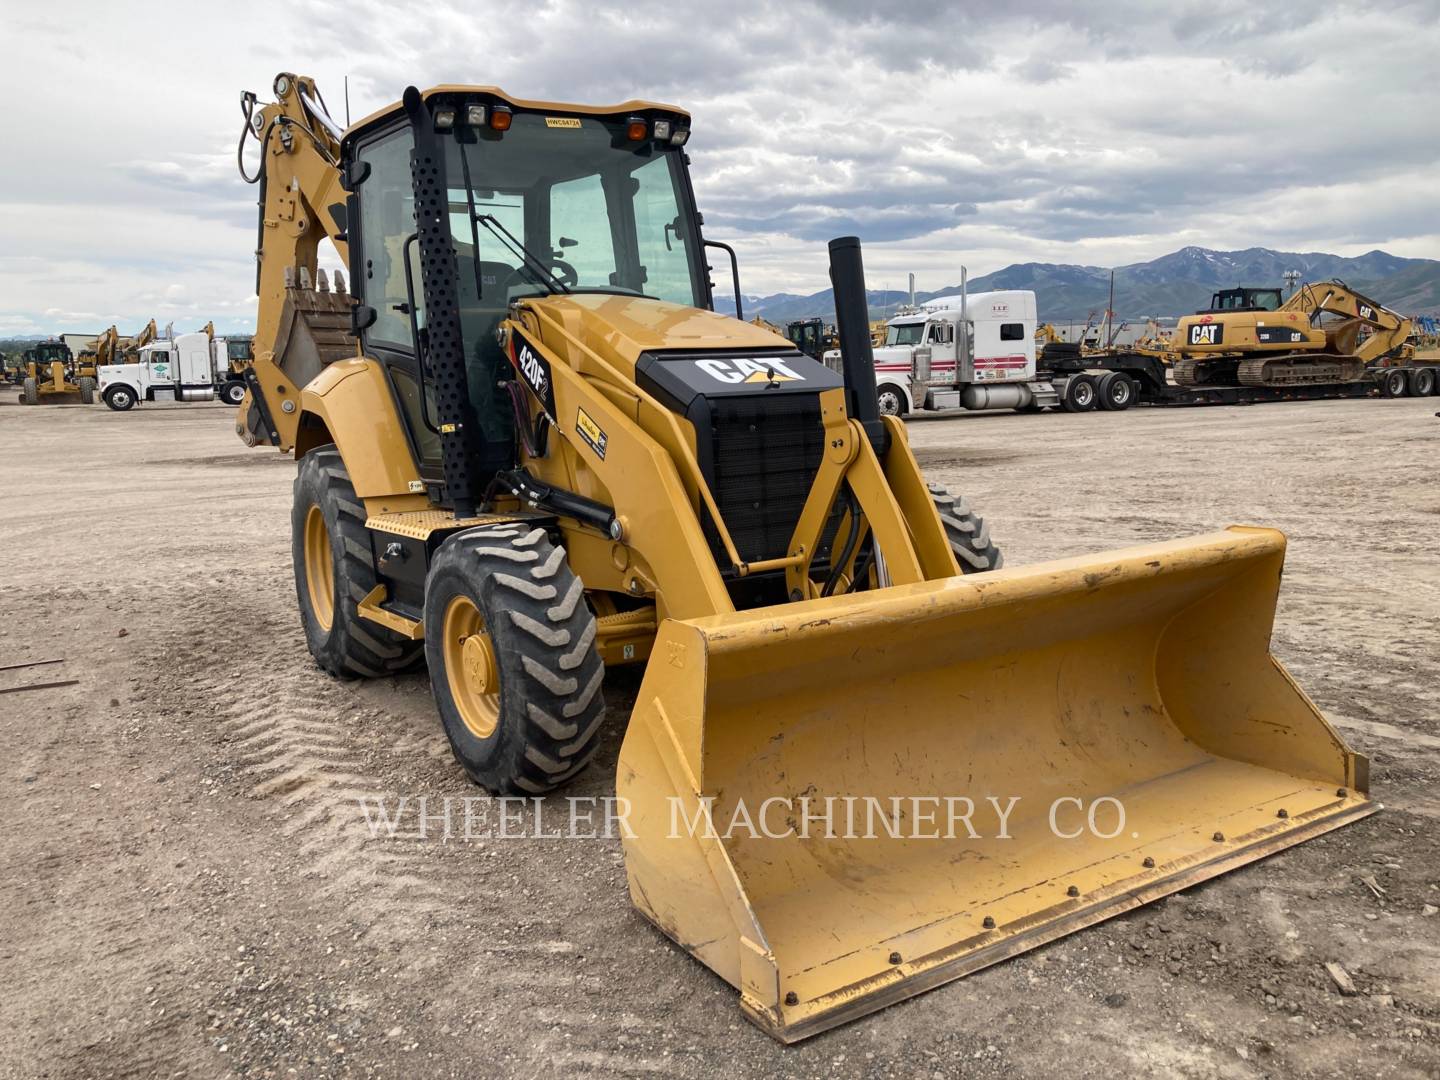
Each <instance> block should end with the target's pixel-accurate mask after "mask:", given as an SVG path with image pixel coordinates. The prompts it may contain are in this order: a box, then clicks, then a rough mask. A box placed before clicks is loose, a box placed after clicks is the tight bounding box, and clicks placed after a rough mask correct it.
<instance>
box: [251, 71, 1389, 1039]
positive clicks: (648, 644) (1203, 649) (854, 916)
mask: <svg viewBox="0 0 1440 1080" xmlns="http://www.w3.org/2000/svg"><path fill="white" fill-rule="evenodd" d="M274 93H275V100H274V101H273V102H272V103H269V104H264V105H260V104H258V103H257V101H256V99H255V98H254V96H253V95H247V96H246V97H245V98H244V99H243V104H244V109H245V113H246V132H247V133H248V134H249V135H250V136H252V137H253V138H255V139H256V140H257V142H258V144H259V153H260V157H261V165H260V167H259V169H258V170H257V171H256V172H255V174H254V176H253V177H249V179H252V180H254V181H255V182H257V183H259V184H260V226H259V227H260V243H259V245H258V258H259V267H258V278H257V290H258V292H259V297H260V308H259V313H258V328H257V336H256V343H255V355H254V358H253V361H252V363H251V364H250V366H249V367H248V368H247V370H246V372H245V378H246V382H247V385H248V387H249V390H248V393H247V396H246V399H245V401H243V402H242V404H241V408H240V410H239V413H238V418H237V430H238V432H239V434H240V435H241V437H242V438H243V439H245V440H246V441H247V442H248V443H250V444H252V445H268V446H274V447H278V448H280V449H281V450H287V451H293V452H294V454H295V456H296V458H297V460H298V473H297V476H296V480H295V487H294V505H293V511H292V516H291V528H292V536H293V553H294V567H295V588H296V593H297V598H298V604H299V608H300V617H301V622H302V625H303V627H304V632H305V637H306V640H307V643H308V645H309V648H310V651H311V653H312V654H313V655H314V657H315V659H316V660H317V662H318V663H319V665H320V666H321V667H322V668H324V669H325V670H326V671H328V672H330V673H332V674H334V675H336V676H339V677H342V678H369V677H375V676H381V675H386V674H389V673H392V672H397V671H401V670H404V669H407V668H410V667H412V666H414V665H418V664H420V663H421V662H424V663H425V664H426V665H427V666H428V669H429V679H430V685H431V688H432V690H433V694H434V698H435V703H436V707H437V709H438V711H439V714H440V720H441V723H442V725H443V728H444V731H445V733H446V735H447V736H448V739H449V742H450V745H451V747H452V749H453V751H454V755H455V758H456V760H457V761H458V762H459V764H460V765H461V767H462V768H463V769H464V770H465V771H466V772H467V773H468V774H469V775H470V776H471V777H472V778H473V779H474V780H475V781H476V782H477V783H479V784H481V785H483V786H484V787H486V788H488V789H489V790H491V791H494V792H499V793H507V794H522V795H537V796H538V795H543V794H544V793H546V792H548V791H551V790H553V789H555V788H556V787H557V786H559V785H561V784H563V783H564V782H565V781H567V780H569V779H570V778H571V777H572V776H574V775H575V774H576V773H578V772H579V771H580V770H581V769H583V768H584V767H585V765H586V763H587V762H589V761H590V760H591V758H592V757H593V756H594V755H595V753H596V750H597V747H598V743H597V738H598V735H599V732H600V730H601V726H602V715H603V708H604V705H603V694H604V691H603V682H604V675H605V671H606V669H607V668H608V667H610V666H612V665H621V664H631V663H633V664H644V665H645V671H644V676H643V680H642V681H641V684H640V688H639V692H638V695H637V699H636V703H635V707H634V710H633V712H632V713H631V715H630V717H629V721H628V724H627V725H626V728H625V733H624V740H623V744H622V745H621V747H620V749H619V762H618V769H617V773H616V778H615V790H616V794H617V796H618V797H619V800H621V801H620V802H619V803H618V804H617V811H618V813H619V815H620V816H621V818H622V821H623V827H622V828H621V830H620V831H621V835H622V841H623V845H624V852H625V863H626V870H627V874H628V878H629V884H630V892H631V896H632V898H633V901H634V903H635V905H636V907H637V908H638V909H639V910H640V911H641V912H642V913H643V914H644V915H645V916H646V917H647V918H649V919H650V920H651V921H652V922H653V923H654V924H655V925H656V926H657V927H659V928H660V930H662V931H663V932H664V933H665V934H666V935H668V936H669V937H671V938H672V939H673V940H674V941H675V942H676V943H677V944H678V945H679V946H680V947H682V948H684V949H686V950H688V951H689V952H691V953H692V954H693V955H694V956H696V957H697V958H698V959H700V960H701V961H702V962H704V963H705V964H707V965H708V966H709V967H710V968H712V969H713V970H714V971H715V972H717V973H718V974H719V975H720V976H721V977H723V978H724V979H725V980H727V981H728V982H729V983H731V984H732V985H733V986H735V987H736V988H737V989H738V990H739V993H740V1000H741V1003H742V1006H743V1008H744V1011H745V1013H746V1014H747V1015H748V1016H749V1018H750V1019H751V1020H753V1021H754V1022H755V1023H757V1024H758V1025H760V1026H761V1027H762V1028H764V1029H765V1030H766V1031H768V1032H770V1033H771V1034H773V1035H774V1036H776V1037H777V1038H779V1039H782V1040H785V1041H794V1040H796V1039H800V1038H803V1037H805V1036H808V1035H811V1034H814V1033H816V1032H819V1031H822V1030H824V1029H826V1028H829V1027H831V1026H833V1025H835V1024H838V1023H841V1022H843V1021H846V1020H848V1019H851V1018H854V1017H856V1016H860V1015H862V1014H864V1013H867V1012H870V1011H872V1010H875V1009H878V1008H881V1007H883V1006H884V1005H887V1004H889V1003H891V1002H894V1001H898V1000H900V999H902V998H905V997H907V996H910V995H912V994H916V993H919V992H921V991H924V990H927V989H930V988H932V987H935V986H938V985H940V984H942V983H944V982H946V981H948V980H951V979H955V978H958V977H960V976H962V975H965V974H966V973H968V972H971V971H974V970H976V969H978V968H981V967H984V966H986V965H989V964H993V963H996V962H998V961H1000V960H1003V959H1005V958H1007V957H1010V956H1013V955H1015V954H1016V953H1018V952H1021V951H1023V950H1025V949H1029V948H1033V947H1035V946H1037V945H1040V944H1042V943H1044V942H1046V941H1049V940H1052V939H1054V938H1056V937H1059V936H1061V935H1064V934H1067V933H1070V932H1071V931H1074V930H1078V929H1079V928H1081V927H1084V926H1086V925H1088V924H1091V923H1094V922H1097V921H1099V920H1101V919H1104V918H1107V917H1109V916H1112V915H1115V914H1118V913H1120V912H1123V911H1126V910H1129V909H1131V908H1134V907H1136V906H1137V905H1140V904H1143V903H1146V902H1147V901H1150V900H1154V899H1156V898H1158V897H1162V896H1164V895H1166V894H1168V893H1172V892H1175V891H1176V890H1179V889H1182V888H1186V887H1188V886H1190V885H1193V884H1195V883H1197V882H1200V881H1203V880H1205V879H1207V878H1209V877H1212V876H1214V875H1216V874H1219V873H1222V872H1224V871H1226V870H1230V869H1233V868H1235V867H1238V866H1242V865H1244V864H1246V863H1249V862H1251V861H1253V860H1255V859H1258V858H1261V857H1262V856H1265V855H1267V854H1270V853H1272V852H1275V851H1278V850H1281V849H1283V848H1285V847H1288V846H1290V845H1292V844H1295V843H1298V842H1300V841H1302V840H1305V839H1307V838H1310V837H1313V836H1316V835H1318V834H1320V833H1323V832H1326V831H1328V830H1330V829H1333V828H1336V827H1338V826H1340V825H1343V824H1345V823H1347V822H1350V821H1353V820H1355V819H1357V818H1358V817H1360V816H1362V815H1364V814H1367V813H1369V812H1370V811H1371V810H1372V809H1374V804H1372V802H1371V801H1370V799H1369V796H1368V794H1367V789H1368V775H1367V765H1366V760H1365V758H1363V757H1362V756H1360V755H1358V754H1356V753H1354V752H1352V751H1351V750H1350V749H1349V748H1347V746H1346V745H1345V743H1344V742H1343V741H1342V740H1341V738H1340V737H1339V736H1338V735H1337V734H1336V732H1335V731H1334V730H1333V729H1332V728H1331V727H1330V725H1329V724H1328V723H1327V722H1326V721H1325V719H1324V718H1323V717H1322V716H1321V714H1320V713H1319V712H1318V711H1317V710H1316V708H1315V706H1314V705H1313V704H1311V702H1310V701H1309V700H1308V699H1307V698H1306V697H1305V695H1304V694H1303V693H1302V692H1301V691H1300V689H1299V688H1298V687H1297V686H1296V685H1295V684H1294V683H1293V682H1292V681H1291V679H1290V677H1289V676H1288V675H1287V674H1286V672H1285V670H1284V669H1283V668H1282V667H1281V666H1280V664H1279V663H1278V662H1277V661H1276V660H1275V659H1274V658H1273V657H1272V655H1271V653H1270V648H1269V644H1270V632H1271V624H1272V621H1273V617H1274V609H1275V601H1276V595H1277V591H1278V589H1279V584H1280V572H1281V566H1282V563H1283V559H1284V539H1283V537H1282V536H1281V535H1280V534H1278V533H1276V532H1273V531H1269V530H1265V529H1256V528H1233V529H1230V530H1228V531H1223V532H1217V533H1213V534H1210V535H1205V536H1199V537H1195V538H1190V539H1182V540H1175V541H1171V542H1168V543H1161V544H1151V545H1146V546H1142V547H1137V548H1132V549H1128V550H1124V551H1114V552H1106V553H1103V554H1099V555H1093V556H1087V557H1083V558H1074V559H1066V560H1062V561H1059V562H1051V563H1044V564H1040V565H1036V566H1029V567H1019V568H1011V569H997V567H999V565H1000V558H999V553H998V552H997V551H996V549H995V546H994V544H993V542H992V541H991V539H990V536H989V530H988V528H987V526H986V525H985V524H984V523H983V522H982V521H981V520H980V519H979V518H978V517H976V516H975V515H974V514H973V512H971V511H970V509H969V507H968V506H967V505H966V504H965V502H964V501H963V500H961V499H958V498H955V497H953V496H951V495H949V494H947V493H945V492H943V491H941V490H939V489H937V488H934V487H929V486H927V484H926V482H925V479H924V477H923V475H922V473H921V470H920V468H919V466H918V465H917V464H916V459H915V456H914V455H913V454H912V453H911V450H910V447H909V444H908V441H907V437H906V429H905V427H904V425H903V423H902V422H901V421H899V420H898V419H896V418H894V417H882V416H879V415H877V411H878V410H877V406H876V394H875V382H874V370H873V364H872V358H871V352H870V344H869V327H868V326H867V317H866V307H865V289H864V277H863V267H862V261H861V252H860V245H859V242H858V241H857V240H855V239H854V238H841V239H838V240H835V241H832V242H831V244H830V274H831V279H832V282H833V285H834V288H835V297H836V310H837V316H838V323H839V338H840V341H841V350H842V353H843V364H842V365H841V367H842V369H843V374H842V373H840V372H835V371H832V370H830V369H829V368H827V367H826V366H825V365H823V364H820V363H818V362H816V361H815V360H813V359H811V358H810V357H807V356H805V355H804V354H803V353H801V352H800V351H799V350H798V349H797V348H796V347H795V346H794V345H793V343H791V342H790V341H787V340H786V339H785V338H784V337H781V336H779V335H776V334H774V333H771V332H769V331H767V330H765V329H763V328H762V327H758V326H755V325H752V324H750V323H746V322H744V321H742V319H743V315H740V312H739V307H740V304H739V300H740V297H739V295H738V294H739V287H738V281H737V282H736V293H737V296H736V308H737V315H738V316H739V317H737V318H729V317H724V316H721V315H719V314H716V313H715V312H714V311H713V284H712V282H711V280H710V275H709V267H708V266H707V264H706V252H707V250H708V248H709V247H710V246H711V245H712V244H714V242H712V241H708V240H706V239H705V237H704V235H703V233H702V231H701V217H700V215H699V213H697V211H696V208H695V201H694V193H693V189H692V186H691V182H690V176H689V170H688V158H687V156H686V152H685V147H686V145H687V143H688V140H689V138H690V133H691V120H690V116H689V115H688V114H687V113H686V112H685V111H684V110H683V109H680V108H676V107H674V106H670V105H663V104H655V103H651V102H645V101H627V102H625V103H623V104H619V105H613V106H586V105H574V104H561V103H554V102H542V101H530V100H525V99H521V98H517V97H514V96H512V95H509V94H507V93H505V92H503V91H502V90H499V89H496V88H495V87H488V86H438V87H435V88H433V89H431V90H427V91H423V92H422V91H419V90H417V89H415V88H414V87H411V88H409V89H407V90H406V91H405V93H404V96H403V99H402V101H400V102H398V103H396V104H394V105H392V106H390V107H388V108H385V109H382V110H380V111H379V112H377V113H375V114H373V115H371V116H369V117H367V118H365V119H364V120H361V121H360V122H358V123H357V124H355V125H353V126H352V127H350V128H349V129H348V130H346V131H344V132H342V131H340V129H339V128H338V126H337V125H335V124H334V123H333V122H332V121H331V120H330V117H329V115H328V113H327V112H326V110H325V106H324V103H323V99H322V98H321V97H320V95H319V93H318V91H317V90H316V87H315V85H314V83H313V81H312V80H311V79H308V78H304V77H298V76H296V75H293V74H288V73H286V74H282V75H280V76H278V77H277V78H276V80H275V83H274ZM244 142H245V138H244V136H242V140H241V149H242V151H243V150H244ZM243 160H244V158H243V153H242V163H243ZM242 168H243V164H242ZM324 237H328V238H329V239H330V240H331V241H332V242H333V243H334V244H335V247H336V249H337V250H338V252H339V253H340V256H341V258H342V259H343V260H344V261H345V262H346V264H347V265H348V269H349V277H350V281H351V284H352V291H347V290H346V288H345V285H344V281H343V276H342V275H335V276H334V277H333V278H332V276H331V275H329V274H326V273H324V272H323V271H321V270H320V268H319V267H318V265H317V245H318V243H319V241H320V240H321V239H322V238H324ZM716 246H719V245H716ZM332 281H333V287H332ZM972 571H973V572H972ZM987 800H989V801H987ZM992 803H993V805H995V806H996V807H998V808H1003V809H1004V810H1005V814H1004V816H1003V821H1002V822H1001V825H1000V828H999V829H998V830H997V829H996V828H995V827H994V823H993V821H992V823H991V827H988V828H986V827H984V826H983V823H982V822H981V819H980V818H979V816H978V814H979V810H978V809H977V808H980V807H986V806H990V805H992ZM847 811H848V812H847ZM737 822H740V823H741V824H740V825H739V827H736V823H737ZM747 824H748V827H746V826H747ZM977 826H978V827H977Z"/></svg>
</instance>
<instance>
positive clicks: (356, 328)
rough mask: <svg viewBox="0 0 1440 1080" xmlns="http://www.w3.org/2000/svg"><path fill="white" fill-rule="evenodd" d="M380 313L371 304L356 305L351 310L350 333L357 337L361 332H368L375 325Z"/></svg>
mask: <svg viewBox="0 0 1440 1080" xmlns="http://www.w3.org/2000/svg"><path fill="white" fill-rule="evenodd" d="M377 317H378V312H376V310H375V309H374V308H373V307H371V306H370V305H369V304H356V305H354V306H353V307H352V308H351V309H350V333H352V334H353V335H355V336H356V337H359V336H360V331H362V330H368V329H369V328H370V327H372V326H374V325H375V319H376V318H377Z"/></svg>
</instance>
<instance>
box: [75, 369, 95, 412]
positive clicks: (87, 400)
mask: <svg viewBox="0 0 1440 1080" xmlns="http://www.w3.org/2000/svg"><path fill="white" fill-rule="evenodd" d="M78 385H79V387H80V404H82V405H94V404H95V380H94V379H92V378H90V377H89V376H88V375H86V376H82V377H81V379H80V382H79V384H78Z"/></svg>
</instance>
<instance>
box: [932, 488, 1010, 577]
mask: <svg viewBox="0 0 1440 1080" xmlns="http://www.w3.org/2000/svg"><path fill="white" fill-rule="evenodd" d="M930 501H931V502H933V503H934V504H935V510H936V511H937V512H938V513H939V515H940V524H941V525H943V526H944V527H945V536H946V537H947V538H948V539H949V541H950V550H951V551H953V552H954V553H955V561H956V562H957V563H959V564H960V573H962V574H967V575H968V574H983V573H985V572H986V571H987V570H999V569H1000V567H1002V566H1004V565H1005V556H1004V555H1002V554H1001V553H1000V549H999V548H998V547H996V546H995V542H994V541H993V540H991V539H990V526H988V525H986V524H985V519H984V518H982V517H981V516H980V515H979V514H977V513H975V511H973V510H971V509H970V504H969V503H967V502H966V501H965V500H964V499H963V498H957V497H956V496H954V495H951V494H950V493H949V492H948V491H946V490H945V489H944V488H943V487H939V486H938V485H936V484H931V485H930Z"/></svg>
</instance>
